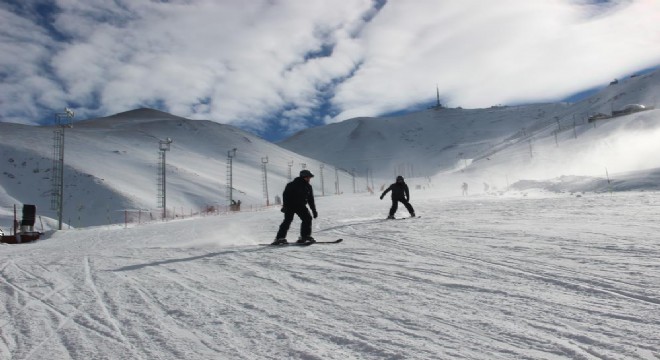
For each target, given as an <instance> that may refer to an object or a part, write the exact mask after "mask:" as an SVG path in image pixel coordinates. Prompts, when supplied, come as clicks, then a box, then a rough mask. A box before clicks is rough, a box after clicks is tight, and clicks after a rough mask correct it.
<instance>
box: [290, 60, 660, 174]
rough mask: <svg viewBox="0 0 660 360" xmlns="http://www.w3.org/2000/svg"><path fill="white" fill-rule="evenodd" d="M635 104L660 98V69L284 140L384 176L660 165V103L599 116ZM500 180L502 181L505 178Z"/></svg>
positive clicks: (305, 151) (568, 171) (353, 123)
mask: <svg viewBox="0 0 660 360" xmlns="http://www.w3.org/2000/svg"><path fill="white" fill-rule="evenodd" d="M628 104H643V105H646V106H647V107H658V105H660V70H656V71H654V72H650V73H647V74H644V75H639V76H633V77H629V78H626V79H624V80H621V81H617V82H616V83H613V84H610V85H609V86H607V87H605V88H603V89H601V90H600V91H599V92H597V93H596V94H594V95H592V96H590V97H588V98H586V99H584V100H582V101H580V102H578V103H574V104H568V103H558V104H532V105H520V106H494V107H492V108H488V109H460V108H458V109H448V108H433V109H429V110H426V111H422V112H418V113H412V114H408V115H404V116H397V117H391V118H357V119H352V120H347V121H344V122H341V123H337V124H332V125H328V126H322V127H316V128H311V129H306V130H303V131H301V132H299V133H297V134H295V135H294V136H292V137H290V138H288V139H286V140H284V141H282V142H281V143H280V145H281V146H282V147H284V148H287V149H289V150H292V151H295V152H299V153H303V154H305V155H307V156H309V157H313V158H315V159H319V160H321V161H325V162H328V163H332V164H335V165H337V166H340V167H344V168H347V169H356V171H357V172H358V173H360V174H362V175H364V174H366V173H367V171H368V170H369V171H370V172H372V173H374V174H375V175H376V176H379V175H380V176H388V177H392V176H394V175H396V174H404V175H408V176H415V177H419V176H433V175H436V174H438V173H444V174H447V173H453V172H456V171H457V170H461V171H467V172H468V173H469V176H467V177H464V178H465V180H466V181H473V182H476V181H477V180H476V178H480V180H484V181H491V182H496V183H499V184H500V185H504V184H505V183H506V180H505V179H506V177H507V176H508V177H509V183H513V182H515V181H516V180H518V179H527V178H530V177H531V178H548V177H556V176H561V175H591V176H593V175H605V167H609V169H610V172H622V171H633V170H640V169H649V168H654V167H660V161H658V158H657V156H651V154H653V153H657V150H658V145H657V144H658V143H660V142H658V141H657V140H654V139H657V138H658V137H657V135H658V134H660V133H658V129H659V128H660V111H659V110H651V111H645V112H640V113H635V114H632V115H628V116H621V117H615V118H611V119H601V120H598V121H596V122H589V118H590V117H592V116H594V115H596V114H601V113H602V114H606V115H610V114H612V112H615V111H617V110H620V109H622V108H624V107H625V106H626V105H628ZM496 178H497V179H496Z"/></svg>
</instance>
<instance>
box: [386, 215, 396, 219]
mask: <svg viewBox="0 0 660 360" xmlns="http://www.w3.org/2000/svg"><path fill="white" fill-rule="evenodd" d="M387 219H388V220H394V219H395V217H394V215H390V216H388V217H387Z"/></svg>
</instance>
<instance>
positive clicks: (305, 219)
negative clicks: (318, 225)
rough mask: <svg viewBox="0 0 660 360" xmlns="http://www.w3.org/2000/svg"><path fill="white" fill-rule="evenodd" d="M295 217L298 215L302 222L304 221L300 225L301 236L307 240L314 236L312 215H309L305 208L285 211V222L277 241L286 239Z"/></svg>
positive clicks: (278, 233)
mask: <svg viewBox="0 0 660 360" xmlns="http://www.w3.org/2000/svg"><path fill="white" fill-rule="evenodd" d="M293 215H298V217H299V218H300V220H302V224H300V236H301V237H302V238H306V237H308V236H310V235H312V214H310V213H309V210H308V209H307V207H304V208H302V209H295V210H288V209H287V210H285V212H284V221H282V224H281V225H280V229H279V230H278V231H277V236H276V238H277V239H284V238H286V233H287V232H288V231H289V227H290V226H291V222H292V221H293Z"/></svg>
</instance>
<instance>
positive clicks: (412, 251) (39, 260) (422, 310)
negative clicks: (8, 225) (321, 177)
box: [0, 192, 660, 359]
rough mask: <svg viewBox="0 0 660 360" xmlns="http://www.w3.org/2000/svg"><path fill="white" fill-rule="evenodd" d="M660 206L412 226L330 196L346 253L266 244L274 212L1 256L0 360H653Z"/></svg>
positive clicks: (81, 234) (494, 212) (465, 208)
mask: <svg viewBox="0 0 660 360" xmlns="http://www.w3.org/2000/svg"><path fill="white" fill-rule="evenodd" d="M414 194H415V193H414ZM416 194H418V195H420V196H419V197H420V198H421V193H420V192H417V193H416ZM657 196H658V195H656V194H651V193H630V194H617V195H614V196H610V195H609V194H608V195H592V196H591V197H589V196H585V197H582V198H579V199H578V198H574V197H568V196H566V195H564V196H547V197H540V198H489V197H471V198H467V199H465V198H451V199H443V198H429V199H424V200H415V198H413V200H412V203H413V205H414V206H415V207H416V210H417V212H418V213H419V214H421V215H422V217H420V218H418V219H409V220H405V221H385V220H383V219H382V217H383V216H384V215H385V214H386V213H387V207H388V206H389V205H388V204H386V205H383V202H378V201H377V200H375V201H374V200H373V198H372V197H365V196H362V197H360V196H356V197H353V198H350V197H347V196H345V197H331V198H319V199H318V200H317V203H318V208H319V211H320V213H321V217H320V218H319V219H317V220H316V221H315V222H314V234H315V236H316V237H317V239H320V240H333V239H336V238H340V237H341V238H344V242H343V243H341V244H336V245H335V244H331V245H312V246H309V247H284V248H273V247H260V246H256V244H258V243H263V242H267V241H269V239H272V237H273V234H274V232H275V231H276V229H277V226H278V225H279V222H280V221H281V214H279V212H278V211H277V209H272V211H271V210H269V211H264V212H255V213H244V214H236V215H231V216H216V217H210V218H202V219H195V220H184V221H176V222H171V223H167V224H153V225H144V226H140V227H135V228H130V229H118V228H113V227H99V228H91V229H85V230H77V231H67V232H62V235H61V236H60V234H56V236H54V237H53V238H51V239H49V240H46V241H41V242H37V243H34V244H26V245H20V246H2V247H0V260H1V261H2V263H1V264H0V290H1V291H0V297H1V298H2V299H1V300H2V304H3V305H2V308H1V309H0V358H3V359H41V358H52V359H88V358H94V359H156V358H157V359H220V358H223V359H282V358H291V359H435V358H437V359H443V358H464V359H512V358H529V359H624V358H625V359H659V358H660V336H658V334H660V261H659V260H658V259H659V258H660V243H659V242H658V237H657V234H659V233H660V226H659V225H658V224H657V218H658V215H659V213H660V211H658V207H657V206H653V205H652V204H653V203H654V201H649V199H650V200H655V199H656V198H657ZM348 203H350V206H347V204H348ZM375 207H378V208H377V209H375ZM404 212H405V211H404ZM402 214H403V213H402V212H401V210H399V216H402ZM299 224H300V223H299V222H298V220H296V221H294V223H293V225H292V228H291V230H290V233H289V238H294V236H295V235H297V231H298V227H299ZM228 229H230V230H228ZM234 230H237V231H238V233H236V232H234Z"/></svg>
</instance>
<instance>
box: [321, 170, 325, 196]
mask: <svg viewBox="0 0 660 360" xmlns="http://www.w3.org/2000/svg"><path fill="white" fill-rule="evenodd" d="M324 166H325V165H324V164H321V165H320V167H321V196H325V185H324V182H323V167H324Z"/></svg>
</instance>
